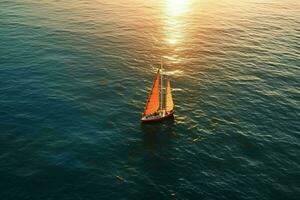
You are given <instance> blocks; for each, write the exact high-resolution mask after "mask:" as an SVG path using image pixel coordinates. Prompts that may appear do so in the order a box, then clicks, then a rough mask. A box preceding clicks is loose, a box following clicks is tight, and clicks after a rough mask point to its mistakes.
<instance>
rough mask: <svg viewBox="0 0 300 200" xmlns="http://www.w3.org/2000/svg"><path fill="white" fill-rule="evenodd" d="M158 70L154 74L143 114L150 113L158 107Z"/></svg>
mask: <svg viewBox="0 0 300 200" xmlns="http://www.w3.org/2000/svg"><path fill="white" fill-rule="evenodd" d="M159 77H160V75H159V71H158V72H157V74H156V77H155V80H154V83H153V87H152V89H151V91H150V95H149V98H148V101H147V104H146V107H145V111H144V115H151V114H153V113H155V112H156V111H157V110H158V109H159Z"/></svg>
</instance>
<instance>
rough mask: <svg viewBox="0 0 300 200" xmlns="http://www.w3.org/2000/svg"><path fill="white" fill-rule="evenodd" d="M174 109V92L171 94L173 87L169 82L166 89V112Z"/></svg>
mask: <svg viewBox="0 0 300 200" xmlns="http://www.w3.org/2000/svg"><path fill="white" fill-rule="evenodd" d="M173 109H174V103H173V98H172V92H171V85H170V81H169V80H168V81H167V87H166V112H170V111H172V110H173Z"/></svg>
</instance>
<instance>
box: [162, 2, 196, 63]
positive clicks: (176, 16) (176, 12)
mask: <svg viewBox="0 0 300 200" xmlns="http://www.w3.org/2000/svg"><path fill="white" fill-rule="evenodd" d="M190 1H191V0H166V2H165V11H164V15H165V20H164V27H163V28H164V31H165V32H164V35H165V39H164V41H165V43H166V46H167V48H169V49H171V50H172V51H169V52H168V55H165V56H164V57H165V58H167V59H168V60H169V62H171V63H178V62H179V61H180V56H179V55H178V54H176V53H178V52H176V49H177V48H180V47H181V45H183V44H184V39H185V31H184V29H185V26H186V22H185V20H186V18H184V17H185V15H186V13H187V12H188V10H189V7H190Z"/></svg>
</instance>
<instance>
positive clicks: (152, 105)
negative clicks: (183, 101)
mask: <svg viewBox="0 0 300 200" xmlns="http://www.w3.org/2000/svg"><path fill="white" fill-rule="evenodd" d="M162 71H163V66H162V64H161V67H160V69H158V71H157V73H156V75H155V79H154V83H153V86H152V89H151V91H150V94H149V97H148V101H147V103H146V106H145V110H144V113H143V114H142V118H141V120H142V122H159V121H162V120H164V119H166V118H169V117H173V114H174V103H173V97H172V90H171V84H170V80H167V83H166V89H165V98H164V95H163V73H162Z"/></svg>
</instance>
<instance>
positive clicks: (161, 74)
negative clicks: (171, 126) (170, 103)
mask: <svg viewBox="0 0 300 200" xmlns="http://www.w3.org/2000/svg"><path fill="white" fill-rule="evenodd" d="M163 102H164V101H163V63H162V59H161V63H160V110H161V111H162V109H163Z"/></svg>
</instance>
